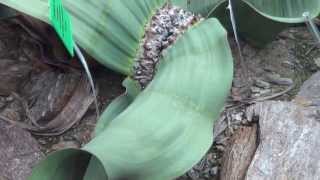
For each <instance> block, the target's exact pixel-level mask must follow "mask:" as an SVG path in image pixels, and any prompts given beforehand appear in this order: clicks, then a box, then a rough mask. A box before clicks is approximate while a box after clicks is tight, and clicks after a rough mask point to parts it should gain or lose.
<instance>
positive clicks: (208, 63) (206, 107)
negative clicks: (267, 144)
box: [32, 19, 233, 180]
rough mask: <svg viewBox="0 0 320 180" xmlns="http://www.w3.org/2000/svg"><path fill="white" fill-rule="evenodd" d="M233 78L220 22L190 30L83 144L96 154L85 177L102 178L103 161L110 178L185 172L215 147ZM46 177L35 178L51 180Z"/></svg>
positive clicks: (163, 177) (146, 179)
mask: <svg viewBox="0 0 320 180" xmlns="http://www.w3.org/2000/svg"><path fill="white" fill-rule="evenodd" d="M232 76H233V63H232V56H231V51H230V48H229V46H228V41H227V36H226V32H225V30H224V29H223V28H222V26H221V25H220V23H219V22H218V21H217V20H215V19H209V20H206V21H204V22H201V23H199V24H198V25H196V26H195V27H193V28H191V29H190V30H188V32H186V33H185V34H184V35H183V36H181V37H180V38H179V39H178V41H177V42H176V43H175V44H174V45H173V46H172V47H171V48H170V49H168V50H167V51H166V52H165V53H164V56H163V58H162V61H161V63H160V64H159V66H158V72H157V74H156V76H155V78H154V80H153V81H152V82H151V83H150V84H149V86H148V87H147V88H146V89H145V90H144V91H142V92H141V93H140V94H138V96H137V97H136V98H135V100H134V101H133V102H132V103H131V104H130V105H129V106H128V107H126V108H125V109H124V111H123V112H122V113H120V114H119V115H118V116H117V117H116V118H115V119H113V120H112V121H111V122H110V123H109V125H108V126H106V127H105V128H104V130H103V131H102V132H101V131H100V133H99V134H98V136H97V137H95V138H94V139H93V140H92V141H91V142H90V143H89V144H87V145H86V146H85V147H84V150H86V151H87V152H90V153H91V154H94V155H95V157H97V160H94V159H93V160H92V161H91V163H90V164H91V165H90V166H89V168H88V171H87V173H86V176H85V178H86V180H89V179H90V180H97V178H96V176H98V175H97V174H96V173H95V172H96V171H95V170H94V169H95V168H94V167H95V166H98V165H99V162H101V163H102V164H103V166H104V168H105V170H106V172H107V174H108V179H109V180H116V179H121V178H123V179H126V178H127V179H128V178H129V179H136V180H138V179H139V180H150V179H152V180H169V179H172V178H175V177H177V176H180V175H182V174H183V173H184V172H186V171H187V170H188V169H190V168H191V167H192V166H193V165H194V164H196V163H197V162H198V161H199V160H200V159H201V158H202V156H203V155H204V154H205V152H206V151H207V150H208V149H209V147H210V146H211V144H212V141H213V139H212V138H213V137H212V136H213V135H212V134H213V132H212V130H213V124H214V121H215V119H217V117H218V115H219V113H220V111H221V109H222V106H223V104H224V101H225V98H226V97H227V95H228V93H229V90H230V87H231V82H232ZM109 117H110V116H109ZM101 118H108V116H107V117H106V116H102V117H101ZM111 118H113V117H112V116H111ZM101 120H102V121H104V120H103V119H101ZM61 153H64V151H62V152H61ZM60 160H61V161H62V159H60ZM44 162H46V161H44ZM47 163H48V164H50V162H49V161H47ZM60 164H61V162H60ZM38 169H39V167H38V168H36V169H35V171H38ZM98 169H99V168H98ZM100 170H101V169H99V171H100ZM66 176H67V175H66ZM91 176H94V177H91ZM42 177H43V176H42ZM42 177H35V178H34V179H32V180H40V179H41V180H46V179H43V178H42ZM60 180H67V179H65V178H60Z"/></svg>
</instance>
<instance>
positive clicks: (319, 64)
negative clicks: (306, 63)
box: [314, 57, 320, 68]
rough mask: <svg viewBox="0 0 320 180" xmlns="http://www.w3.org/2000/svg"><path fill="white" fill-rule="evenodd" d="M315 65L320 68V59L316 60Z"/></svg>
mask: <svg viewBox="0 0 320 180" xmlns="http://www.w3.org/2000/svg"><path fill="white" fill-rule="evenodd" d="M314 63H315V64H316V65H317V66H318V68H320V57H317V58H315V59H314Z"/></svg>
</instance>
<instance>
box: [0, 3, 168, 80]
mask: <svg viewBox="0 0 320 180" xmlns="http://www.w3.org/2000/svg"><path fill="white" fill-rule="evenodd" d="M62 2H63V5H64V7H65V8H66V9H67V10H68V11H69V12H70V14H71V17H72V18H71V19H72V23H73V32H74V36H75V40H76V42H77V43H78V44H79V45H80V46H81V47H82V48H84V49H85V51H87V52H88V53H89V54H90V55H91V56H93V57H94V58H95V59H96V60H98V61H99V62H101V63H102V64H104V65H106V66H107V67H109V68H111V69H113V70H115V71H118V72H121V73H123V74H126V75H131V73H132V70H133V67H132V66H133V64H134V58H135V57H136V54H137V51H138V48H139V43H140V41H141V40H142V38H143V36H144V31H145V30H144V28H145V26H146V24H147V22H149V19H150V18H151V16H152V15H153V14H154V13H155V11H156V9H157V8H159V7H161V6H163V5H164V3H165V2H166V0H134V1H133V0H129V1H128V0H76V1H75V0H63V1H62ZM0 3H2V4H5V5H7V6H9V7H12V8H14V9H17V10H19V11H21V12H24V13H26V14H28V15H31V16H33V17H35V18H38V19H41V20H42V21H45V22H47V23H50V22H49V19H48V17H49V3H48V0H0Z"/></svg>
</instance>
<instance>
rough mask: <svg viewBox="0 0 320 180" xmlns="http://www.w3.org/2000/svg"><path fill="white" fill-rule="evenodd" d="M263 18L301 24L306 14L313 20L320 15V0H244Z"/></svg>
mask: <svg viewBox="0 0 320 180" xmlns="http://www.w3.org/2000/svg"><path fill="white" fill-rule="evenodd" d="M243 1H244V2H246V3H247V4H249V5H250V6H251V7H252V8H254V9H255V10H256V11H257V12H259V13H260V14H262V15H263V16H265V17H267V18H270V19H272V20H275V21H279V22H284V23H301V22H304V21H305V19H304V17H303V16H302V14H303V13H304V12H309V13H310V16H311V18H315V17H317V16H318V15H319V13H320V1H319V0H272V1H270V0H243Z"/></svg>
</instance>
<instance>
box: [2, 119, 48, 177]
mask: <svg viewBox="0 0 320 180" xmlns="http://www.w3.org/2000/svg"><path fill="white" fill-rule="evenodd" d="M42 157H43V154H42V152H41V151H40V148H39V146H38V143H37V141H36V140H35V139H34V138H33V137H32V136H31V135H30V133H28V132H27V131H24V130H22V129H21V128H19V127H16V126H14V125H10V124H7V123H6V122H4V121H2V120H1V119H0V179H1V180H2V179H4V180H26V179H27V177H28V176H29V175H30V173H31V169H32V167H33V166H34V165H35V164H36V163H37V162H39V160H40V159H41V158H42Z"/></svg>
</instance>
